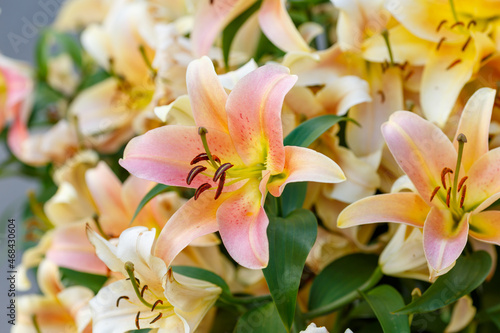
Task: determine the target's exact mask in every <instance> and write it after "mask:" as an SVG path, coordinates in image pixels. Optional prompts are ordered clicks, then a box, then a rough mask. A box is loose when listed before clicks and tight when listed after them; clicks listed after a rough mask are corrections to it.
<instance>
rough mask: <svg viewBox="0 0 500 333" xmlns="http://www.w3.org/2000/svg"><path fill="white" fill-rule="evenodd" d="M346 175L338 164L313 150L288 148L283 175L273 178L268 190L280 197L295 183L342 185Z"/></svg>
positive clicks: (286, 149) (286, 148)
mask: <svg viewBox="0 0 500 333" xmlns="http://www.w3.org/2000/svg"><path fill="white" fill-rule="evenodd" d="M344 180H345V175H344V172H343V171H342V169H341V168H340V167H339V166H338V164H337V163H335V162H334V161H332V160H331V159H330V158H328V157H326V156H325V155H323V154H320V153H318V152H316V151H314V150H312V149H308V148H302V147H295V146H286V147H285V168H284V170H283V173H282V174H279V175H276V176H275V179H274V180H273V179H272V178H271V181H270V182H269V183H268V185H267V188H268V190H269V192H271V194H272V195H274V196H275V197H279V196H280V195H281V193H283V190H284V189H285V185H286V184H288V183H294V182H306V181H309V182H319V183H340V182H342V181H344Z"/></svg>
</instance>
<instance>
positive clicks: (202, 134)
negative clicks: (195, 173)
mask: <svg viewBox="0 0 500 333" xmlns="http://www.w3.org/2000/svg"><path fill="white" fill-rule="evenodd" d="M207 133H208V130H207V129H206V128H205V127H199V128H198V134H199V135H200V137H201V142H202V143H203V148H204V149H205V153H206V154H207V157H208V159H209V160H210V163H211V164H212V166H213V167H214V168H215V169H217V167H218V165H217V164H216V163H215V160H214V158H213V156H212V153H211V152H210V149H209V148H208V142H207Z"/></svg>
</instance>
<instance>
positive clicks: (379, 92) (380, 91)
mask: <svg viewBox="0 0 500 333" xmlns="http://www.w3.org/2000/svg"><path fill="white" fill-rule="evenodd" d="M377 94H379V95H380V102H381V103H384V102H385V94H384V92H383V91H382V90H379V91H377Z"/></svg>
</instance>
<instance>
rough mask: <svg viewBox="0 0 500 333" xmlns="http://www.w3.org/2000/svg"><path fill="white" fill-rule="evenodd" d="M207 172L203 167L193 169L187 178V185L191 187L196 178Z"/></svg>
mask: <svg viewBox="0 0 500 333" xmlns="http://www.w3.org/2000/svg"><path fill="white" fill-rule="evenodd" d="M205 170H207V168H206V167H204V166H203V165H197V166H195V167H194V168H193V169H191V171H189V173H188V175H187V177H186V183H187V184H188V185H191V182H192V181H193V180H194V178H195V177H196V176H197V175H198V174H200V173H202V172H203V171H205Z"/></svg>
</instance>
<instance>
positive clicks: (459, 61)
mask: <svg viewBox="0 0 500 333" xmlns="http://www.w3.org/2000/svg"><path fill="white" fill-rule="evenodd" d="M461 62H462V59H457V60H455V61H454V62H452V63H451V64H450V65H449V66H448V67H446V70H449V69H452V68H453V67H455V66H456V65H458V64H459V63H461Z"/></svg>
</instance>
